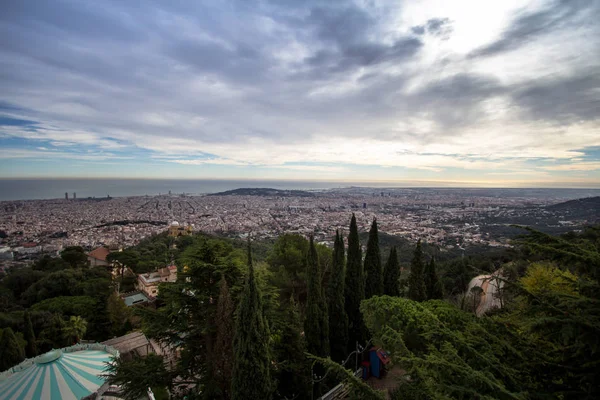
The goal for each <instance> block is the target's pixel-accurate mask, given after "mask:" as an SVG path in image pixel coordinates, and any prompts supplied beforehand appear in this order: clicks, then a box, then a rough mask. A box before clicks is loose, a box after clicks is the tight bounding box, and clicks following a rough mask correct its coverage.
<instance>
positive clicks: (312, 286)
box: [304, 236, 329, 357]
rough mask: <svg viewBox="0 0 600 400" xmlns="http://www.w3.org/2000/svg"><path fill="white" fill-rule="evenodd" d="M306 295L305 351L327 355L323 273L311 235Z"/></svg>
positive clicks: (326, 315)
mask: <svg viewBox="0 0 600 400" xmlns="http://www.w3.org/2000/svg"><path fill="white" fill-rule="evenodd" d="M307 261H308V266H307V269H306V274H307V276H308V295H307V298H306V319H305V321H304V335H305V337H306V347H307V351H308V352H309V353H311V354H313V355H315V356H319V357H327V356H328V355H329V316H328V313H327V303H326V301H325V297H324V296H323V285H322V283H323V279H322V277H323V273H322V271H320V268H319V257H318V255H317V249H316V248H315V242H314V239H313V237H312V236H311V237H310V247H309V250H308V260H307Z"/></svg>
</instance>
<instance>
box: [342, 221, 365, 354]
mask: <svg viewBox="0 0 600 400" xmlns="http://www.w3.org/2000/svg"><path fill="white" fill-rule="evenodd" d="M344 291H345V298H346V302H345V305H346V315H348V349H349V350H350V351H354V349H355V346H356V342H358V343H360V344H364V343H365V338H366V328H365V326H364V322H363V317H362V314H361V313H360V302H361V301H362V300H363V299H364V298H365V275H364V271H363V264H362V252H361V249H360V242H359V238H358V226H357V225H356V217H355V216H354V214H352V219H351V220H350V233H349V235H348V258H347V262H346V285H345V288H344Z"/></svg>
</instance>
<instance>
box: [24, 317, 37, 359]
mask: <svg viewBox="0 0 600 400" xmlns="http://www.w3.org/2000/svg"><path fill="white" fill-rule="evenodd" d="M23 319H24V322H25V334H24V336H25V340H26V341H27V346H25V354H26V355H27V357H29V358H32V357H35V356H37V345H36V343H35V333H34V332H33V325H32V324H31V316H30V315H29V311H25V313H24V314H23Z"/></svg>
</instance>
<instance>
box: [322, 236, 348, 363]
mask: <svg viewBox="0 0 600 400" xmlns="http://www.w3.org/2000/svg"><path fill="white" fill-rule="evenodd" d="M332 261H333V262H332V264H331V275H330V276H329V283H328V285H327V295H328V296H327V298H328V303H327V310H328V312H329V344H330V346H331V359H332V360H333V361H336V362H341V361H344V360H345V359H346V355H347V354H348V353H347V347H348V315H346V309H345V308H344V278H345V276H344V275H345V272H346V271H345V266H344V261H345V260H344V239H343V238H342V236H341V235H340V233H339V232H338V231H336V232H335V243H334V246H333V260H332Z"/></svg>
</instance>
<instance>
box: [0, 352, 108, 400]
mask: <svg viewBox="0 0 600 400" xmlns="http://www.w3.org/2000/svg"><path fill="white" fill-rule="evenodd" d="M118 356H119V352H118V351H116V350H115V349H113V348H112V347H110V346H105V345H100V344H80V345H75V346H71V347H67V348H64V349H60V350H52V351H50V352H48V353H45V354H42V355H41V356H38V357H36V358H33V359H28V360H25V361H23V362H22V363H20V364H18V365H16V366H14V367H12V368H11V369H9V370H8V371H5V372H3V373H2V374H0V400H5V399H6V400H8V399H10V400H29V399H48V400H58V399H70V400H77V399H81V398H82V397H85V396H88V395H90V394H92V393H94V392H96V391H97V390H98V389H99V388H100V386H102V384H104V378H102V377H101V376H100V375H102V374H104V373H105V370H106V366H107V365H106V363H107V362H110V361H111V360H112V358H113V357H118Z"/></svg>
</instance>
